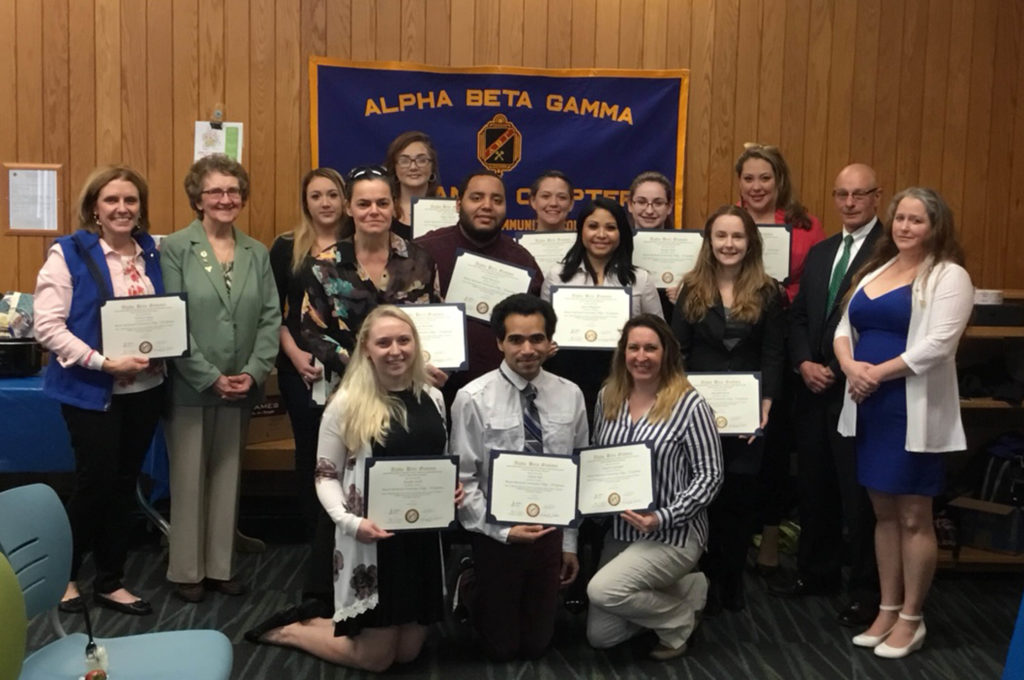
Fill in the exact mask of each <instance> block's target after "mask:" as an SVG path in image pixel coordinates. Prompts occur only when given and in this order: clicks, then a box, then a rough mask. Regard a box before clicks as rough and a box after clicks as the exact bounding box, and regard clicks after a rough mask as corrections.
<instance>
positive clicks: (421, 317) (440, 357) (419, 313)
mask: <svg viewBox="0 0 1024 680" xmlns="http://www.w3.org/2000/svg"><path fill="white" fill-rule="evenodd" d="M402 311H403V312H405V313H406V314H408V315H409V317H410V318H412V322H413V323H414V324H416V331H417V332H418V333H419V336H420V349H421V350H422V351H423V360H424V361H426V362H427V363H428V364H433V365H434V367H435V368H440V369H443V370H449V371H464V370H466V369H467V368H468V367H469V361H468V359H467V358H466V357H467V349H466V348H467V345H466V308H465V307H464V306H463V305H462V304H461V303H457V304H447V303H446V304H440V305H404V306H403V307H402Z"/></svg>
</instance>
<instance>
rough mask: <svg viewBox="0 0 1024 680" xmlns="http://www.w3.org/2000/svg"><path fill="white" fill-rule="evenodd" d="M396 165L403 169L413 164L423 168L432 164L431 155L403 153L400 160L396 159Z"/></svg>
mask: <svg viewBox="0 0 1024 680" xmlns="http://www.w3.org/2000/svg"><path fill="white" fill-rule="evenodd" d="M395 165H397V166H398V167H400V168H402V169H403V170H404V169H406V168H409V167H412V166H413V165H415V166H416V167H418V168H422V167H423V166H426V165H430V156H428V155H426V154H420V155H419V156H406V155H405V154H402V155H401V156H399V157H398V160H397V161H395Z"/></svg>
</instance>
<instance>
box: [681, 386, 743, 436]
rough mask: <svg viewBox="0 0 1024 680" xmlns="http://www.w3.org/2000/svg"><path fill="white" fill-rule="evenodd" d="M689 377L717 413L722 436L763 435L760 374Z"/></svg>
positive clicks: (716, 419)
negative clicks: (761, 433)
mask: <svg viewBox="0 0 1024 680" xmlns="http://www.w3.org/2000/svg"><path fill="white" fill-rule="evenodd" d="M686 377H687V378H689V379H690V384H691V385H693V388H694V389H695V390H697V391H698V392H699V393H700V396H702V397H704V400H705V401H707V402H708V405H709V406H710V407H711V410H712V411H714V412H715V427H717V428H718V432H719V434H736V435H751V434H760V432H761V374H760V373H688V374H687V376H686Z"/></svg>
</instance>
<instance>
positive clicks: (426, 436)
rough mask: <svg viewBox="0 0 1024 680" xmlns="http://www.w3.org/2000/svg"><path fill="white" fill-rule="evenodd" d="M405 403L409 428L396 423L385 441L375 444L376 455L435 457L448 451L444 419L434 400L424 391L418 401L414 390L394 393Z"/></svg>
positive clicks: (392, 394)
mask: <svg viewBox="0 0 1024 680" xmlns="http://www.w3.org/2000/svg"><path fill="white" fill-rule="evenodd" d="M391 396H393V397H398V398H399V399H400V400H401V401H402V403H403V404H405V412H406V417H407V419H408V420H407V424H408V426H409V427H408V429H403V428H402V426H401V425H400V424H399V423H392V424H391V428H390V429H389V430H388V434H387V437H385V442H384V444H381V443H380V442H374V443H373V447H372V449H373V456H374V458H378V457H380V458H387V457H397V456H435V455H440V454H443V453H444V445H445V442H446V441H447V434H446V432H445V424H444V419H443V418H442V417H441V414H440V413H438V411H437V406H436V405H434V402H433V400H432V399H431V398H430V397H429V396H428V395H427V394H426V392H424V393H423V394H421V395H420V400H419V401H416V397H415V396H414V395H413V393H412V390H402V391H400V392H391Z"/></svg>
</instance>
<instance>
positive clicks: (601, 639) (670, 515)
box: [587, 314, 723, 660]
mask: <svg viewBox="0 0 1024 680" xmlns="http://www.w3.org/2000/svg"><path fill="white" fill-rule="evenodd" d="M593 440H594V445H595V446H613V445H617V444H629V443H635V442H646V443H648V444H649V445H650V446H651V448H652V450H653V453H654V457H653V466H654V503H655V508H654V510H651V511H634V510H627V511H625V512H623V513H622V514H620V515H618V516H616V517H615V521H614V524H613V526H612V534H611V538H610V539H609V540H608V541H607V542H606V544H605V549H604V553H603V554H602V556H601V565H600V568H599V570H598V572H597V574H595V575H594V578H593V579H592V580H591V581H590V585H589V587H588V588H587V595H588V596H589V597H590V612H589V614H588V619H587V638H588V640H589V641H590V644H591V645H593V646H594V647H599V648H603V647H611V646H612V645H616V644H618V643H620V642H623V641H625V640H627V639H629V638H631V637H632V636H634V635H636V634H637V633H639V632H641V631H643V630H645V629H650V630H653V631H654V632H655V633H657V635H658V640H659V642H658V644H657V646H656V647H655V648H654V649H653V650H652V651H651V657H652V658H654V659H659V660H667V659H672V658H675V657H677V656H680V655H682V654H683V653H685V652H686V643H687V640H688V639H689V637H690V635H691V634H692V633H693V630H694V628H695V627H696V620H695V614H696V613H697V612H698V611H700V610H701V609H703V608H704V603H705V600H706V599H707V589H708V585H707V579H706V578H705V577H704V575H703V574H701V573H691V570H692V569H693V568H694V566H695V565H696V564H697V560H699V559H700V556H701V554H702V553H703V552H704V546H705V545H706V543H707V535H708V523H707V507H708V505H709V504H710V503H711V501H712V499H713V498H714V497H715V494H716V493H718V489H719V487H720V486H721V483H722V474H723V473H722V448H721V443H720V441H719V438H718V433H717V430H716V428H715V422H714V416H713V415H712V412H711V408H710V407H709V406H708V405H707V402H705V401H704V399H703V398H702V397H701V396H700V395H699V394H697V392H696V391H695V390H694V389H693V388H692V387H691V386H690V383H689V381H688V380H687V379H686V374H685V372H684V371H683V362H682V354H681V352H680V351H679V343H678V342H677V341H676V339H675V337H674V336H673V335H672V330H671V329H670V328H669V327H668V324H666V323H665V322H664V321H663V320H662V319H661V318H659V317H657V316H655V315H653V314H641V315H639V316H636V317H634V318H633V319H631V320H630V321H629V322H628V323H626V325H625V327H624V328H623V330H622V337H621V338H620V339H619V344H618V347H617V348H616V350H615V357H614V358H613V359H612V370H611V375H609V376H608V380H606V381H605V385H604V388H603V389H602V390H601V393H600V394H599V395H598V398H597V408H596V409H595V415H594V430H593Z"/></svg>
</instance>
